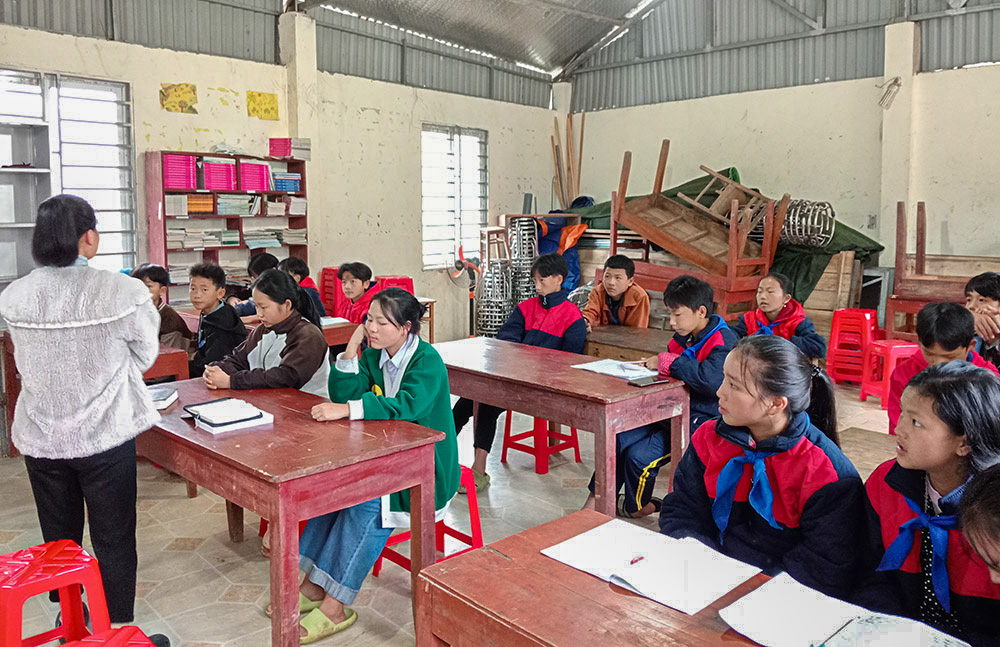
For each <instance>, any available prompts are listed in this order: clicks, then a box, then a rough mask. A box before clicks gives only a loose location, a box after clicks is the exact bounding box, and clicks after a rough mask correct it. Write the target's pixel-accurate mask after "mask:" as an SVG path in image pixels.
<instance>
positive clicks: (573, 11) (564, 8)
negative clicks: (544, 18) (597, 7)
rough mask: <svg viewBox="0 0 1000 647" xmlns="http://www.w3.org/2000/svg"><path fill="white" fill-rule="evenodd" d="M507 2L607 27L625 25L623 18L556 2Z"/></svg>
mask: <svg viewBox="0 0 1000 647" xmlns="http://www.w3.org/2000/svg"><path fill="white" fill-rule="evenodd" d="M508 2H513V3H515V4H520V5H526V6H529V7H537V8H542V9H551V10H552V11H558V12H559V13H564V14H568V15H571V16H579V17H580V18H586V19H588V20H593V21H595V22H603V23H607V24H609V25H614V26H616V27H618V26H621V25H622V24H624V23H625V19H624V18H615V17H614V16H607V15H605V14H601V13H596V12H593V11H587V10H586V9H580V8H577V7H572V6H570V5H566V4H563V3H561V2H556V0H508Z"/></svg>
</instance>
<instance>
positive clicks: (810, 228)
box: [781, 200, 836, 247]
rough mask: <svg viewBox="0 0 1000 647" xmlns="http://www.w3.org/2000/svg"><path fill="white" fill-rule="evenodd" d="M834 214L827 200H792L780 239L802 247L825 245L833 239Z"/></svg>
mask: <svg viewBox="0 0 1000 647" xmlns="http://www.w3.org/2000/svg"><path fill="white" fill-rule="evenodd" d="M835 218H836V214H835V213H834V211H833V206H832V205H831V204H830V203H829V202H813V201H811V200H792V202H791V204H789V205H788V215H787V216H785V226H784V227H782V228H781V240H782V241H784V242H786V243H790V244H792V245H802V246H804V247H826V246H827V245H829V244H830V241H832V240H833V231H834V228H835V227H836V222H835Z"/></svg>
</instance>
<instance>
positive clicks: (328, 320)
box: [319, 317, 350, 328]
mask: <svg viewBox="0 0 1000 647" xmlns="http://www.w3.org/2000/svg"><path fill="white" fill-rule="evenodd" d="M342 323H350V322H349V321H348V320H347V319H344V318H343V317H320V318H319V325H320V327H321V328H326V327H327V326H332V325H334V324H342Z"/></svg>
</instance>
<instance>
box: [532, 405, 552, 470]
mask: <svg viewBox="0 0 1000 647" xmlns="http://www.w3.org/2000/svg"><path fill="white" fill-rule="evenodd" d="M533 431H534V434H535V435H534V439H535V451H534V455H535V474H548V473H549V452H548V451H547V450H548V447H549V421H548V420H542V419H541V418H535V426H534V429H533Z"/></svg>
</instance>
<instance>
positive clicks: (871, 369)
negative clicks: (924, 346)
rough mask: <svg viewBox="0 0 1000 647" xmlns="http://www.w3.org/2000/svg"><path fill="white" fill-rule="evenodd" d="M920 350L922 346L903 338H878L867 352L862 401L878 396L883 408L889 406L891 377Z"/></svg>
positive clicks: (862, 384)
mask: <svg viewBox="0 0 1000 647" xmlns="http://www.w3.org/2000/svg"><path fill="white" fill-rule="evenodd" d="M915 352H920V346H918V345H917V344H914V343H913V342H911V341H904V340H902V339H889V340H876V341H873V342H872V343H871V344H870V345H869V346H868V352H867V353H866V354H865V364H864V369H865V370H864V375H863V376H862V377H861V401H862V402H865V401H867V400H868V396H869V395H874V396H877V397H878V399H879V400H880V401H881V404H882V408H883V409H887V408H888V407H889V379H890V378H891V377H892V372H893V371H894V370H896V367H897V366H898V365H899V363H900V362H902V361H903V360H904V359H907V358H908V357H910V356H912V355H913V353H915Z"/></svg>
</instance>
